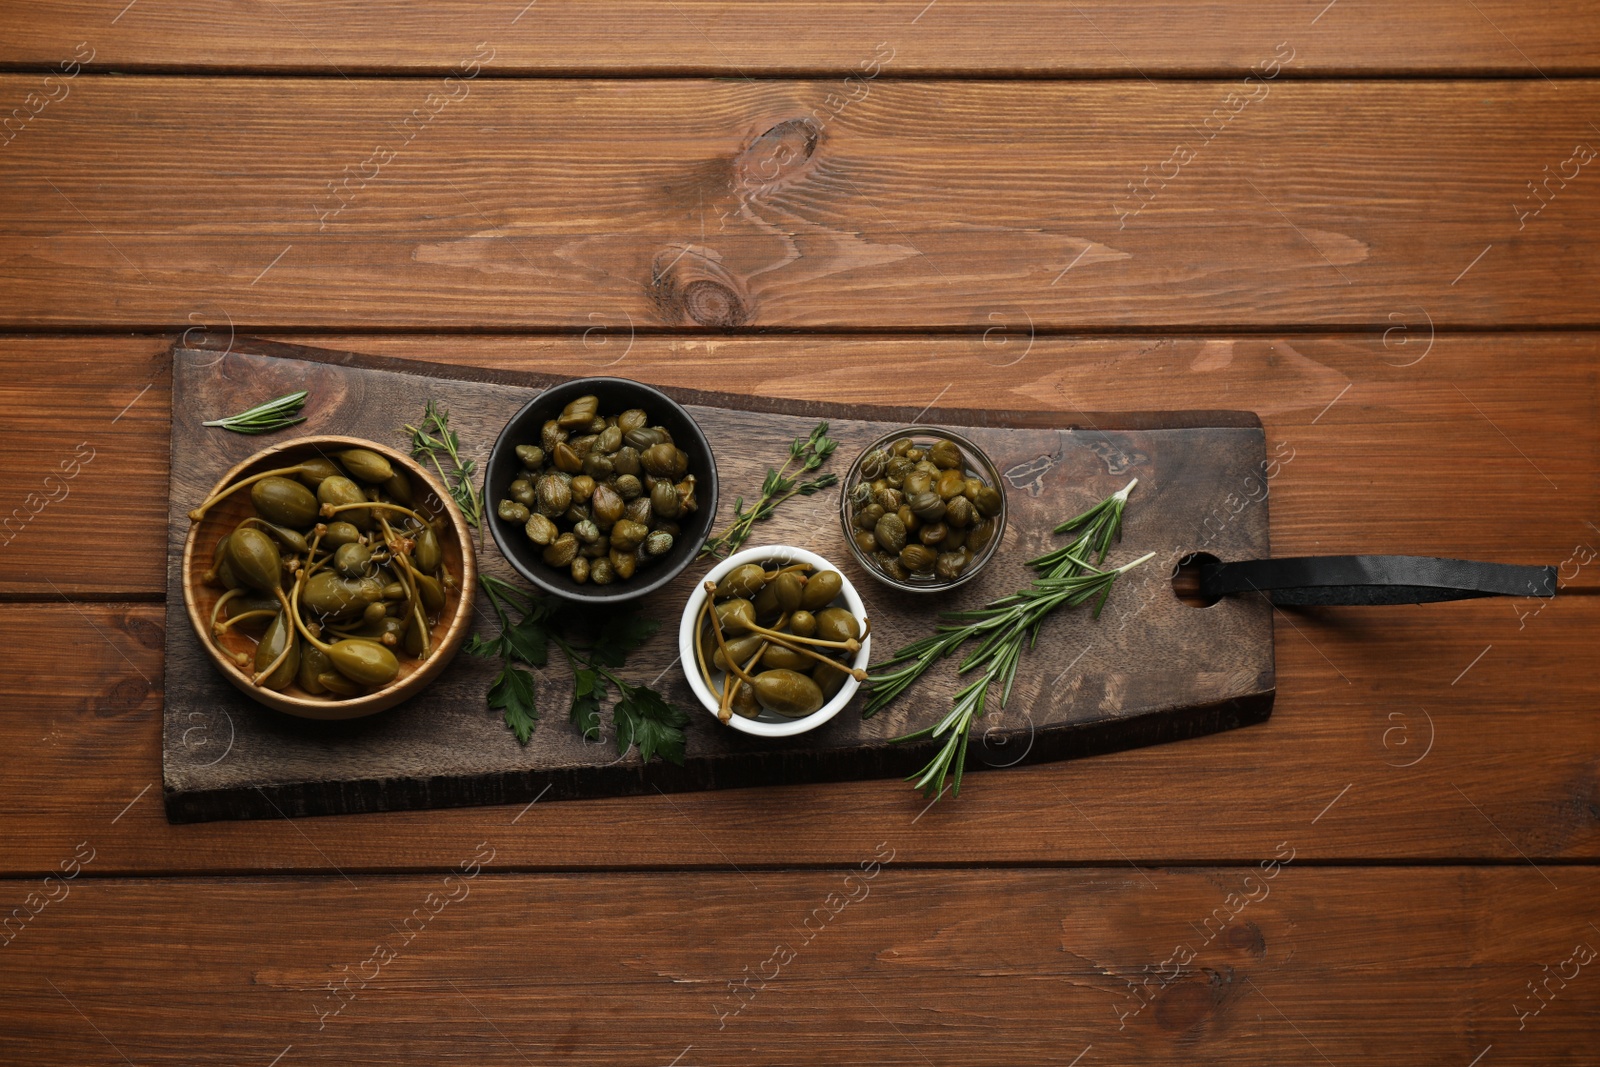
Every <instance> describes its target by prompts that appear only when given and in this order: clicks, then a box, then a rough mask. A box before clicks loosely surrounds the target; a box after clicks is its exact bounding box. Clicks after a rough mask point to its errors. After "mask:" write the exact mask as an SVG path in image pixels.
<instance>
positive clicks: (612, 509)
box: [589, 483, 627, 526]
mask: <svg viewBox="0 0 1600 1067" xmlns="http://www.w3.org/2000/svg"><path fill="white" fill-rule="evenodd" d="M589 507H590V510H591V511H593V512H594V521H595V522H597V523H599V524H600V525H601V526H610V525H611V524H612V523H614V522H616V521H617V520H618V519H620V518H622V512H623V509H624V508H626V507H627V504H626V503H625V502H624V501H623V499H622V495H621V494H620V493H618V492H617V491H616V490H615V489H613V488H611V486H609V485H606V484H604V483H601V484H599V485H596V486H595V487H594V496H592V497H590V498H589Z"/></svg>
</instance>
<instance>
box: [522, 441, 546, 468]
mask: <svg viewBox="0 0 1600 1067" xmlns="http://www.w3.org/2000/svg"><path fill="white" fill-rule="evenodd" d="M517 460H518V462H520V463H521V464H522V465H523V466H524V467H526V468H528V469H529V470H531V471H536V470H538V469H539V468H540V467H542V466H544V449H542V448H540V447H539V446H538V445H518V446H517Z"/></svg>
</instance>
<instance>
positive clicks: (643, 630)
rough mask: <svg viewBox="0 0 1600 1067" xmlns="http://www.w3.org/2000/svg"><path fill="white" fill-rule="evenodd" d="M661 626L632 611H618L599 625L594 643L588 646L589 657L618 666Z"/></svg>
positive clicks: (607, 665) (606, 665)
mask: <svg viewBox="0 0 1600 1067" xmlns="http://www.w3.org/2000/svg"><path fill="white" fill-rule="evenodd" d="M660 628H661V624H660V623H659V622H657V621H656V620H655V619H647V618H645V617H643V616H641V615H639V614H637V613H635V612H633V611H620V612H618V613H617V614H615V615H612V616H611V617H610V618H608V619H606V621H605V623H604V624H603V625H602V626H601V627H600V633H599V634H598V635H597V636H596V637H595V639H594V644H593V645H592V646H590V648H589V658H590V659H591V660H593V661H594V662H596V663H599V664H600V665H602V666H605V667H620V666H622V665H623V664H624V663H626V662H627V661H628V653H629V652H632V651H633V650H634V649H636V648H638V647H639V646H640V645H642V644H644V643H645V642H646V641H648V640H649V639H650V635H651V634H653V633H655V632H656V631H657V630H659V629H660Z"/></svg>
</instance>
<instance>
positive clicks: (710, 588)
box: [706, 582, 756, 685]
mask: <svg viewBox="0 0 1600 1067" xmlns="http://www.w3.org/2000/svg"><path fill="white" fill-rule="evenodd" d="M716 589H717V585H716V583H715V582H707V583H706V599H707V600H709V599H711V595H712V594H713V593H715V592H716ZM711 632H712V634H714V635H715V636H716V639H717V648H719V649H721V650H722V659H723V662H725V663H726V664H727V665H728V670H729V671H731V672H733V673H734V674H736V675H738V676H739V677H740V678H743V679H744V680H745V681H747V682H749V683H750V684H751V685H755V684H756V683H755V680H754V679H753V678H751V677H750V676H749V675H747V674H745V673H744V672H743V671H741V670H740V669H739V665H738V664H737V663H735V662H734V659H733V657H732V656H730V655H729V654H728V642H727V640H726V639H725V638H724V637H723V636H722V619H721V618H720V617H718V615H717V611H716V608H715V607H714V606H713V607H712V609H711Z"/></svg>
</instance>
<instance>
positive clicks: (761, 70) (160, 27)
mask: <svg viewBox="0 0 1600 1067" xmlns="http://www.w3.org/2000/svg"><path fill="white" fill-rule="evenodd" d="M1597 39H1600V26H1597V24H1596V15H1595V12H1594V9H1593V7H1592V5H1588V4H1584V3H1580V2H1578V0H1555V2H1552V3H1546V4H1541V5H1539V7H1538V8H1537V9H1533V8H1530V7H1528V6H1527V5H1526V4H1517V3H1514V2H1513V0H1480V2H1478V3H1476V4H1475V8H1474V9H1469V10H1465V11H1463V10H1462V9H1460V8H1458V7H1456V6H1455V5H1452V4H1448V3H1442V2H1437V0H1435V2H1429V3H1413V4H1406V5H1404V6H1403V7H1400V8H1396V7H1395V6H1394V5H1392V4H1384V3H1381V2H1380V0H1341V2H1339V3H1338V4H1337V6H1330V7H1328V8H1324V7H1323V6H1322V5H1320V4H1305V3H1299V2H1296V0H1267V2H1263V3H1255V4H1241V3H1233V4H1220V5H1210V6H1206V7H1195V6H1194V5H1190V4H1181V3H1170V2H1164V0H1136V2H1133V3H1127V2H1123V3H1111V2H1108V0H1084V2H1083V3H1077V4H1072V5H1060V4H1049V3H1039V2H1036V0H1032V2H1030V0H938V2H937V3H936V4H929V3H927V2H926V0H912V2H908V3H905V4H882V3H874V2H870V0H854V2H842V3H840V2H836V3H830V4H829V5H828V6H827V8H826V10H825V11H819V10H818V9H817V8H816V7H815V6H814V5H812V4H807V3H802V2H799V0H777V2H746V3H728V2H722V3H706V2H692V0H691V2H685V3H674V4H669V5H661V4H652V3H647V2H644V0H622V2H616V3H611V4H608V5H607V7H606V17H605V18H604V19H597V18H595V15H594V10H593V8H592V7H590V6H588V5H584V4H582V3H578V2H577V0H540V3H538V5H537V6H529V7H527V8H524V7H523V6H522V5H520V4H507V5H500V6H493V7H486V6H484V5H482V4H475V3H471V2H469V0H429V2H427V3H399V2H394V0H389V2H383V3H370V4H359V3H320V4H319V3H313V2H310V0H282V2H280V3H273V4H269V5H264V6H259V7H256V6H246V7H243V8H241V9H239V10H237V11H234V10H230V11H228V12H227V14H226V16H225V17H224V16H223V15H222V14H221V13H219V12H217V11H216V10H215V9H214V8H213V7H211V6H210V5H207V4H204V3H202V2H200V0H178V2H175V3H165V4H159V5H150V4H145V5H140V6H138V7H134V8H132V9H129V10H126V11H123V10H122V4H121V3H118V2H116V0H51V2H48V3H41V4H34V5H30V6H29V7H28V8H27V9H26V11H25V12H24V11H23V10H21V9H15V10H6V11H4V12H0V40H4V41H5V42H6V46H5V49H4V52H3V53H0V59H3V60H4V62H5V63H7V64H8V65H13V66H15V65H30V66H53V65H55V64H56V63H58V62H59V61H61V60H62V59H65V58H67V57H69V56H71V55H72V54H73V50H74V49H75V48H76V47H77V45H78V44H79V42H82V41H87V42H89V43H90V44H91V47H92V48H93V50H94V51H93V53H92V54H93V56H94V61H93V64H92V66H91V68H90V69H111V70H119V71H138V70H241V69H244V70H264V71H306V72H321V73H329V74H338V73H343V74H345V75H356V74H362V73H373V72H377V73H382V72H389V71H429V72H439V73H443V72H445V71H448V70H450V69H451V68H452V67H454V66H456V65H457V64H460V63H461V62H462V61H463V60H465V59H467V58H470V57H471V56H473V55H475V54H477V48H478V43H479V42H480V41H482V42H486V43H487V44H488V45H489V47H490V48H491V49H492V55H493V58H492V60H491V61H490V63H489V65H488V69H489V70H490V71H491V72H493V73H495V74H499V75H508V74H523V73H538V74H549V73H561V74H572V73H594V74H640V73H657V74H661V73H665V74H715V75H721V76H725V77H726V76H748V75H768V76H770V75H774V74H795V73H806V72H812V71H838V72H841V73H843V72H856V71H860V70H867V71H871V70H872V68H871V67H863V66H862V64H863V63H864V62H866V61H867V60H869V59H871V58H872V57H874V56H878V55H881V56H885V57H887V59H886V61H885V62H884V63H883V65H882V71H883V72H884V74H885V75H886V76H902V77H903V76H907V75H921V76H926V75H930V74H941V73H961V74H986V75H995V76H1007V75H1009V76H1018V75H1025V76H1037V75H1043V74H1071V75H1119V76H1124V77H1137V76H1138V75H1139V74H1140V73H1143V74H1147V75H1150V76H1159V75H1168V76H1171V75H1176V74H1183V75H1203V74H1226V73H1236V74H1239V75H1243V74H1244V73H1245V72H1247V71H1248V70H1250V69H1251V68H1252V67H1253V66H1256V65H1258V64H1261V63H1263V62H1265V61H1266V60H1267V59H1269V58H1270V57H1271V56H1272V55H1273V52H1274V49H1275V48H1276V47H1277V46H1278V44H1279V42H1281V41H1285V40H1288V41H1291V42H1293V45H1294V47H1295V49H1296V55H1295V59H1294V63H1293V67H1292V68H1291V69H1293V70H1295V71H1297V72H1300V73H1313V74H1329V73H1346V72H1350V73H1356V72H1360V73H1367V72H1381V73H1393V72H1399V71H1406V72H1417V73H1430V74H1443V73H1464V72H1465V73H1486V72H1488V73H1495V74H1506V75H1524V76H1529V77H1538V76H1539V74H1540V73H1541V72H1542V73H1544V74H1546V75H1559V74H1562V73H1570V72H1590V71H1593V70H1595V69H1596V67H1597V66H1600V52H1597V50H1596V47H1595V44H1594V42H1595V41H1596V40H1597ZM879 42H882V44H881V45H880V44H879ZM84 54H86V55H88V54H91V53H89V52H87V51H86V52H85V53H84Z"/></svg>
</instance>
